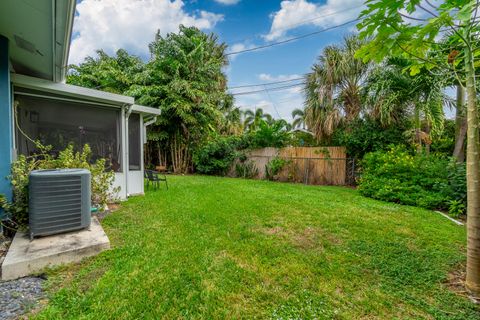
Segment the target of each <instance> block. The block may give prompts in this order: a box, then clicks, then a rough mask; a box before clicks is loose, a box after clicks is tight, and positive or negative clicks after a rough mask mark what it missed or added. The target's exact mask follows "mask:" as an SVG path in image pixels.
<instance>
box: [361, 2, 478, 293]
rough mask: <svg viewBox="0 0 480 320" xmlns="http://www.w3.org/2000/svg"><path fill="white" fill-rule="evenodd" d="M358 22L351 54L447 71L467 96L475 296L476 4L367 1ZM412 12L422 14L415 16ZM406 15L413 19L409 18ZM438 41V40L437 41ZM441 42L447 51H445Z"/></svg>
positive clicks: (413, 69) (469, 276) (470, 267)
mask: <svg viewBox="0 0 480 320" xmlns="http://www.w3.org/2000/svg"><path fill="white" fill-rule="evenodd" d="M366 3H367V8H366V9H365V10H364V11H363V12H362V14H361V16H360V18H361V19H362V21H361V22H360V23H359V24H358V28H359V29H360V31H361V32H360V36H361V37H362V38H363V39H366V38H369V39H370V41H369V42H368V43H366V44H365V45H364V46H363V47H362V48H361V49H360V50H359V51H358V52H357V55H358V56H359V57H362V58H363V59H364V61H372V60H374V61H381V60H383V59H384V58H385V57H387V56H390V55H402V56H405V57H407V58H409V59H411V60H412V64H411V66H409V68H408V69H409V70H410V74H411V75H415V74H418V73H419V72H420V71H421V70H422V69H423V68H425V69H427V70H434V69H439V68H440V69H442V70H445V71H449V72H451V74H453V75H455V77H457V79H458V84H460V85H462V86H465V88H466V94H467V103H466V117H467V167H466V168H467V171H466V172H467V189H468V197H467V215H468V220H467V267H466V269H467V272H466V282H465V284H466V288H467V290H468V291H470V292H471V293H472V294H473V295H474V296H475V297H477V298H480V237H478V234H480V140H479V115H478V112H479V110H478V103H477V99H478V97H477V95H478V87H477V86H478V85H477V83H476V82H477V81H476V68H478V66H479V62H478V58H479V57H480V50H479V45H480V42H479V41H478V34H479V32H480V25H479V23H478V20H479V17H478V14H479V11H480V8H479V2H478V1H477V0H457V1H450V0H444V1H441V2H440V3H438V4H437V3H435V4H432V3H431V2H429V1H426V3H423V2H420V1H418V0H408V1H405V0H368V1H367V2H366ZM417 12H421V13H422V14H425V15H427V18H419V17H418V15H416V13H417ZM412 15H415V17H413V16H412ZM438 39H442V43H440V41H439V40H438ZM445 39H446V43H448V47H449V49H448V50H445V46H444V43H445Z"/></svg>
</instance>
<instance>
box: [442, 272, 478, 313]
mask: <svg viewBox="0 0 480 320" xmlns="http://www.w3.org/2000/svg"><path fill="white" fill-rule="evenodd" d="M466 277H467V273H466V266H465V264H459V265H457V266H456V267H455V268H454V269H453V270H452V271H450V272H449V273H448V275H447V280H446V281H445V285H446V286H447V288H448V289H450V290H451V291H453V292H454V293H455V294H457V295H459V296H462V297H465V298H468V299H470V300H471V301H472V302H474V303H477V304H480V300H479V299H475V298H474V297H472V296H471V295H470V294H469V292H468V291H467V290H466V289H465V281H466V280H465V279H466Z"/></svg>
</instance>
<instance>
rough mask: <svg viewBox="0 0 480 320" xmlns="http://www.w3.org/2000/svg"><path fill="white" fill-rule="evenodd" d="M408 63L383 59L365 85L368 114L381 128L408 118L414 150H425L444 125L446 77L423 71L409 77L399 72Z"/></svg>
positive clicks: (448, 99) (402, 60)
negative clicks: (415, 146) (411, 125)
mask: <svg viewBox="0 0 480 320" xmlns="http://www.w3.org/2000/svg"><path fill="white" fill-rule="evenodd" d="M408 63H409V62H408V61H407V60H405V59H401V58H390V59H387V61H386V62H385V63H383V64H382V65H381V66H380V67H378V68H376V70H375V71H374V72H372V74H371V76H370V77H369V79H368V81H367V84H366V86H365V95H366V101H367V106H368V107H369V110H368V111H369V115H370V116H372V117H373V118H375V119H378V120H380V122H381V123H382V124H384V125H390V124H392V123H395V122H398V121H400V120H401V119H404V118H405V117H412V118H413V123H414V130H413V132H411V133H412V136H413V137H414V141H415V143H416V144H417V147H418V148H417V149H418V151H421V150H422V146H423V145H425V147H426V151H427V152H428V151H429V146H430V143H431V134H432V133H433V134H436V133H440V132H441V131H442V129H443V123H444V118H445V117H444V113H443V106H444V105H452V100H451V98H449V97H448V96H447V95H446V94H445V93H444V89H445V86H446V85H445V84H446V82H445V81H446V80H445V79H446V78H444V77H441V76H439V75H435V74H433V73H430V72H428V71H426V70H422V71H421V72H420V73H419V74H417V75H415V76H411V75H410V74H408V73H405V72H403V70H405V67H406V66H407V65H408Z"/></svg>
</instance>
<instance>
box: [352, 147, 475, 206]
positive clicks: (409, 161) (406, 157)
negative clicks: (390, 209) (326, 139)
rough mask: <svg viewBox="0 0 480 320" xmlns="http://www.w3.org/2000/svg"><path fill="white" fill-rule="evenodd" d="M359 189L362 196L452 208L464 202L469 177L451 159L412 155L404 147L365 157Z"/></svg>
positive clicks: (416, 204)
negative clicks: (466, 180)
mask: <svg viewBox="0 0 480 320" xmlns="http://www.w3.org/2000/svg"><path fill="white" fill-rule="evenodd" d="M361 165H362V173H361V177H360V179H359V184H358V188H359V191H360V193H361V194H363V195H365V196H367V197H371V198H375V199H380V200H385V201H391V202H397V203H402V204H407V205H414V206H419V207H424V208H428V209H448V208H449V206H450V204H451V201H452V200H459V201H463V199H464V195H465V194H466V189H465V183H466V182H465V175H464V171H463V170H462V166H461V165H457V164H455V163H454V162H451V161H450V160H449V159H447V158H440V157H436V156H426V155H422V154H416V155H412V154H410V153H409V152H408V151H407V150H406V149H405V148H404V147H398V146H397V147H393V148H391V149H390V150H389V151H377V152H372V153H369V154H367V155H365V157H364V159H363V161H362V163H361Z"/></svg>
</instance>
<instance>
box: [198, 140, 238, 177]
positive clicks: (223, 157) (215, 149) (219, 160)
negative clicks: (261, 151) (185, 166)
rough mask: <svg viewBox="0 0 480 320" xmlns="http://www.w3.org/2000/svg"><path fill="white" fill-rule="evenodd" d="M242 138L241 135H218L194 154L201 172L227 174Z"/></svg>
mask: <svg viewBox="0 0 480 320" xmlns="http://www.w3.org/2000/svg"><path fill="white" fill-rule="evenodd" d="M241 144H242V140H241V138H239V137H235V136H231V137H223V136H217V137H215V138H214V139H213V140H211V141H209V142H207V143H206V144H204V145H203V146H201V147H199V148H197V149H196V150H195V152H194V154H193V163H194V165H195V169H196V171H197V172H199V173H203V174H211V175H225V174H226V173H227V171H228V170H229V169H230V168H231V166H232V164H233V161H234V160H235V159H236V158H237V156H238V152H237V148H239V147H240V146H241Z"/></svg>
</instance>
